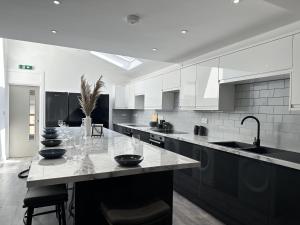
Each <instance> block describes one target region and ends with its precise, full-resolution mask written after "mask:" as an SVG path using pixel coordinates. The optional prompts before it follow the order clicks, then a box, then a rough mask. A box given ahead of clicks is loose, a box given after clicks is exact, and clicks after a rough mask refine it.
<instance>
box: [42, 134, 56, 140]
mask: <svg viewBox="0 0 300 225" xmlns="http://www.w3.org/2000/svg"><path fill="white" fill-rule="evenodd" d="M42 136H43V137H44V138H45V139H56V138H57V137H58V134H56V133H54V134H43V135H42Z"/></svg>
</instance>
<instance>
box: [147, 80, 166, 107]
mask: <svg viewBox="0 0 300 225" xmlns="http://www.w3.org/2000/svg"><path fill="white" fill-rule="evenodd" d="M145 84H146V85H145V106H144V107H145V109H161V108H162V76H157V77H152V78H149V79H147V80H145Z"/></svg>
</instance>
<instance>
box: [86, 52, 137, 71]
mask: <svg viewBox="0 0 300 225" xmlns="http://www.w3.org/2000/svg"><path fill="white" fill-rule="evenodd" d="M91 54H93V55H95V56H97V57H99V58H101V59H104V60H106V61H107V62H110V63H112V64H114V65H116V66H118V67H121V68H123V69H125V70H131V69H133V68H135V67H137V66H139V65H141V64H142V63H143V62H142V61H140V60H138V59H136V58H133V57H130V56H123V55H113V54H108V53H102V52H95V51H91Z"/></svg>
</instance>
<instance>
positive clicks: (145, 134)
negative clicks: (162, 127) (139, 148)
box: [132, 129, 150, 143]
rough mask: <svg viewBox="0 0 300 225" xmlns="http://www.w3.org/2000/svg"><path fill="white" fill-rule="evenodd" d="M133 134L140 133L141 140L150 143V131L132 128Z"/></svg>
mask: <svg viewBox="0 0 300 225" xmlns="http://www.w3.org/2000/svg"><path fill="white" fill-rule="evenodd" d="M132 135H139V136H140V140H141V141H143V142H146V143H149V139H150V133H148V132H145V131H140V130H135V129H132Z"/></svg>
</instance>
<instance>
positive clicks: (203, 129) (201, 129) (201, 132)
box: [199, 126, 207, 136]
mask: <svg viewBox="0 0 300 225" xmlns="http://www.w3.org/2000/svg"><path fill="white" fill-rule="evenodd" d="M199 135H200V136H207V128H206V127H203V126H199Z"/></svg>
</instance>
